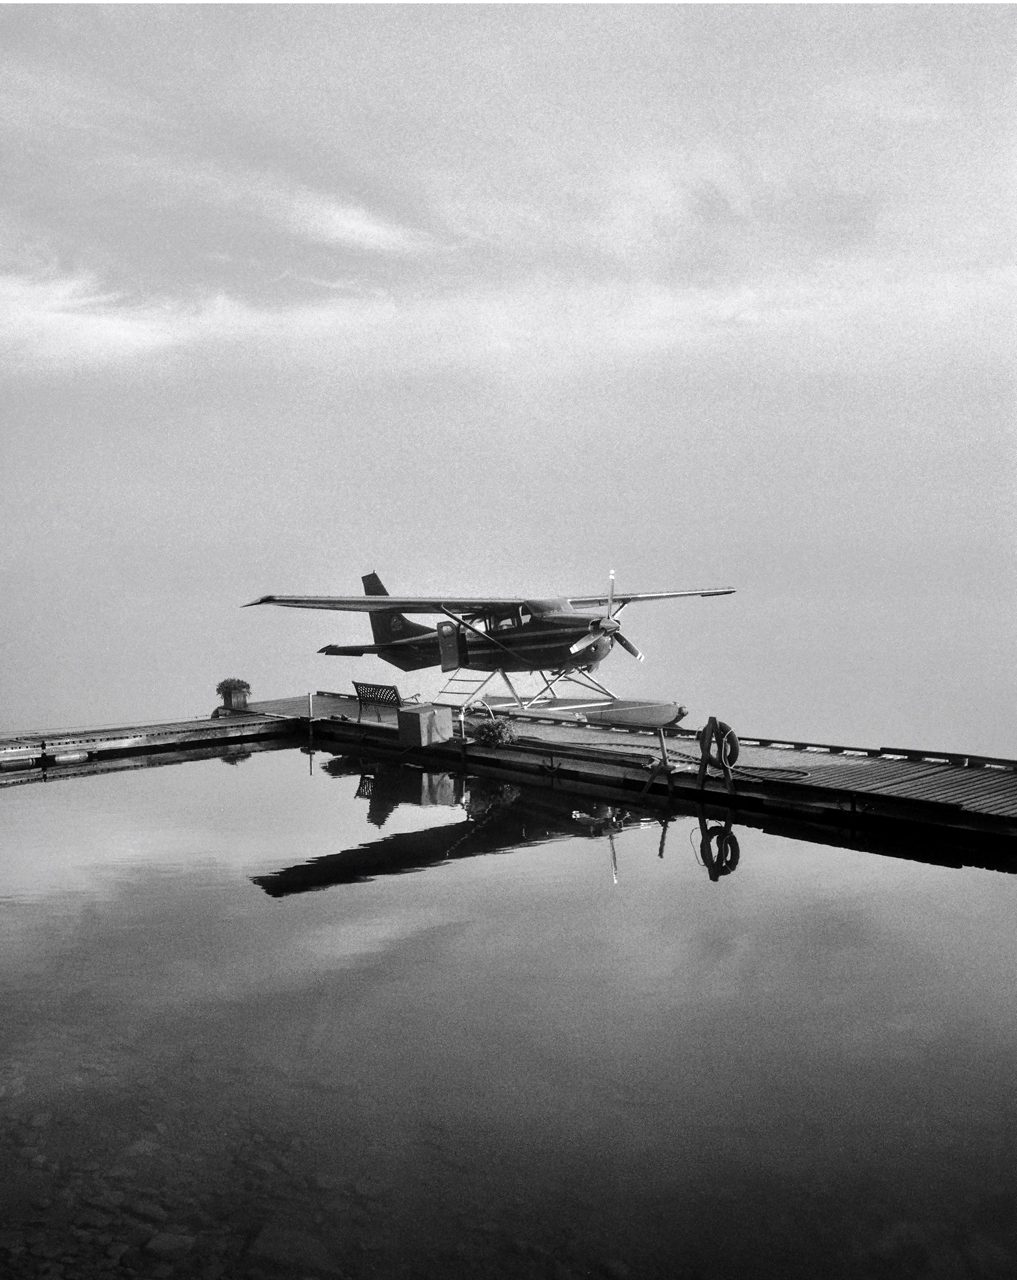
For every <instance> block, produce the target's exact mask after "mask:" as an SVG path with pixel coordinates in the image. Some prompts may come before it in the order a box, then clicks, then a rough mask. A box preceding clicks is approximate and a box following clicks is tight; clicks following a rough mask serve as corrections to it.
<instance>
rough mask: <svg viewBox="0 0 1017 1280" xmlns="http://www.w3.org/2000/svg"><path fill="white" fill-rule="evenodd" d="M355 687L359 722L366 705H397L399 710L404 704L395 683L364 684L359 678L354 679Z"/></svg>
mask: <svg viewBox="0 0 1017 1280" xmlns="http://www.w3.org/2000/svg"><path fill="white" fill-rule="evenodd" d="M353 688H354V689H355V690H356V694H357V702H358V704H359V711H358V713H357V721H358V723H359V721H360V717H361V716H362V715H363V714H364V708H365V707H395V708H396V709H397V710H398V708H399V707H401V706H402V705H403V700H402V698H401V697H400V694H399V690H398V689H397V688H396V687H395V685H394V684H364V683H362V682H361V681H359V680H354V681H353ZM380 718H381V717H380V716H379V719H380Z"/></svg>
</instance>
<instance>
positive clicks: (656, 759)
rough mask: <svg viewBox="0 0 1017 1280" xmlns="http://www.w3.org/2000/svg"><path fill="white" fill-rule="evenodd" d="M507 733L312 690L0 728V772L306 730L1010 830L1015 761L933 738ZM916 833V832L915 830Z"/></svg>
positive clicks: (620, 778) (789, 807)
mask: <svg viewBox="0 0 1017 1280" xmlns="http://www.w3.org/2000/svg"><path fill="white" fill-rule="evenodd" d="M494 710H495V712H496V713H497V715H498V717H499V718H503V717H506V718H510V719H511V720H512V722H513V725H514V728H515V730H516V734H517V740H516V741H515V742H513V743H511V744H500V745H491V746H484V745H481V744H480V743H478V742H476V741H474V740H472V739H471V738H469V737H467V738H465V739H464V738H463V737H462V736H460V735H459V734H457V735H456V736H455V737H454V738H453V739H452V740H450V741H445V742H432V743H431V744H430V745H427V746H419V745H417V746H414V745H412V744H411V745H407V742H406V741H405V740H401V739H400V733H399V726H398V715H399V712H398V708H397V707H396V706H386V705H361V704H360V703H359V702H358V701H357V699H356V698H355V697H353V696H352V695H350V696H347V695H343V694H333V693H318V694H315V695H314V697H313V701H312V702H311V713H312V716H311V722H310V723H309V717H308V698H307V697H306V696H305V697H303V698H288V699H280V700H277V701H273V702H261V703H256V704H253V705H252V706H251V707H250V709H249V710H248V711H247V712H243V713H232V714H225V715H222V716H221V718H218V719H209V720H191V721H183V722H180V723H175V724H169V725H152V726H141V727H135V728H121V729H107V730H89V731H73V732H72V731H69V732H66V733H63V734H56V733H52V734H46V735H41V734H40V735H22V736H21V737H18V738H13V737H11V738H6V739H2V740H0V782H3V781H7V780H10V779H12V778H13V777H15V776H17V775H18V774H20V773H21V772H22V771H24V770H33V769H37V768H39V767H40V765H45V766H46V768H47V769H48V770H52V772H53V773H54V774H55V773H56V772H57V771H58V770H60V769H66V768H70V767H74V766H80V765H82V764H85V763H87V762H91V761H97V760H102V759H112V758H127V757H130V756H140V755H146V754H152V753H159V752H169V751H179V750H190V749H194V748H198V747H205V746H208V747H211V746H220V747H221V746H226V745H229V744H241V743H244V742H257V741H264V740H281V741H289V742H291V743H293V744H294V745H306V744H308V743H309V742H313V745H314V747H316V748H319V749H323V750H327V751H336V752H343V751H366V752H370V753H371V754H372V755H373V756H382V755H384V754H386V753H391V754H392V755H393V756H395V755H398V756H399V757H400V758H401V759H404V760H411V761H412V762H414V763H416V764H418V765H420V766H421V767H426V768H429V769H432V770H434V771H449V772H455V771H463V770H468V771H469V772H470V773H471V774H475V775H483V776H487V777H490V778H493V779H498V780H501V781H506V782H512V783H515V784H526V783H533V782H536V783H541V784H545V783H546V784H547V785H549V786H550V787H552V788H560V789H562V790H564V791H569V792H575V793H579V794H585V795H594V796H599V797H602V798H604V799H605V800H607V801H608V802H610V803H619V804H625V805H630V806H631V805H635V804H638V805H640V806H642V807H647V808H668V807H673V806H676V805H679V804H693V805H720V806H723V808H724V809H725V810H730V811H731V812H733V813H737V814H738V815H739V821H743V820H744V821H750V822H753V821H755V820H757V819H765V820H766V821H767V822H772V823H778V822H780V821H784V820H787V819H790V818H794V819H796V820H803V821H804V820H810V821H813V822H815V823H816V824H818V825H820V826H825V827H830V826H838V827H848V828H852V829H862V828H863V827H864V826H865V825H866V824H867V823H872V822H878V823H880V824H883V825H884V826H885V824H886V823H898V824H901V825H902V827H906V828H907V829H909V830H910V831H912V832H914V831H915V830H916V829H921V830H922V831H923V832H924V833H932V832H941V831H943V830H944V829H949V830H951V831H953V832H965V831H966V832H971V833H973V834H976V835H980V836H984V837H988V838H995V839H999V840H1002V841H1004V842H1007V841H1010V842H1012V841H1014V840H1017V762H1015V761H1012V760H1001V759H995V758H988V757H984V756H961V755H957V754H954V753H947V752H935V751H913V750H910V749H903V748H902V749H891V748H885V747H882V748H863V747H850V746H839V745H835V744H817V743H807V742H799V741H795V740H792V739H775V738H766V739H764V738H753V737H742V738H741V752H740V755H739V757H738V759H737V762H736V764H735V766H734V768H733V770H732V772H731V776H730V778H726V777H725V776H724V774H723V772H722V771H721V770H719V769H716V768H713V767H712V766H711V767H709V768H704V767H703V764H702V756H701V751H700V747H699V743H698V741H697V740H696V737H695V734H694V733H693V732H691V731H685V730H681V729H674V728H671V729H668V730H667V736H666V737H665V736H664V734H663V731H660V730H657V731H653V730H640V729H637V728H631V727H630V728H621V727H608V726H606V725H604V724H591V723H587V722H585V720H584V714H585V713H584V712H583V711H582V710H580V709H578V707H572V706H570V705H569V704H567V703H564V704H558V705H557V706H556V707H555V708H554V709H553V710H549V709H545V710H543V711H538V712H530V713H526V714H523V715H521V714H519V713H518V712H515V711H513V710H512V709H511V708H509V707H507V706H504V705H499V706H496V707H495V708H494ZM923 838H924V837H923Z"/></svg>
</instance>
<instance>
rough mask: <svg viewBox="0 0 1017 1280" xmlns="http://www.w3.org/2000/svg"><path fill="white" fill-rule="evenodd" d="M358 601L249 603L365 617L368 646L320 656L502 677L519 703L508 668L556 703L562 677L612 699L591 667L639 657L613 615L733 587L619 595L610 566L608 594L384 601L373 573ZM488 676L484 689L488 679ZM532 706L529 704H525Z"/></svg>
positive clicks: (330, 648)
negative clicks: (529, 676)
mask: <svg viewBox="0 0 1017 1280" xmlns="http://www.w3.org/2000/svg"><path fill="white" fill-rule="evenodd" d="M362 581H363V585H364V594H363V595H362V596H261V597H260V598H259V599H257V600H251V601H250V602H249V603H248V604H247V605H245V606H244V608H249V607H251V606H253V605H262V604H274V605H281V606H283V607H284V608H287V609H332V610H339V611H344V612H349V613H367V614H369V615H370V619H371V630H372V632H373V635H374V643H373V644H353V645H346V644H327V645H325V646H324V647H323V648H322V649H319V650H318V652H319V653H325V654H330V655H332V656H334V657H344V658H362V657H367V656H369V655H370V656H376V657H378V658H381V659H382V661H383V662H388V663H391V665H392V666H394V667H398V668H399V669H400V670H401V671H418V670H421V669H423V668H425V667H439V666H440V667H441V669H442V671H443V672H458V671H469V672H482V673H485V675H486V679H491V678H492V677H493V676H495V675H500V676H501V677H502V678H503V679H504V681H505V683H506V684H507V685H508V688H509V690H510V691H511V693H512V695H513V699H514V700H515V702H517V703H519V704H520V705H523V699H522V698H521V697H520V696H519V694H518V693H517V691H516V689H515V686H514V685H513V684H512V681H511V680H510V678H509V674H508V673H509V672H512V673H519V672H527V673H533V674H534V675H537V676H539V677H541V678H542V679H543V682H544V685H543V688H542V689H541V690H540V693H539V694H538V695H537V697H538V698H545V697H548V696H550V697H552V698H553V697H556V696H557V695H556V694H554V692H553V690H554V689H555V687H556V686H557V685H558V684H559V682H560V681H563V680H565V681H568V682H570V683H573V684H579V685H582V686H583V687H585V688H587V689H590V690H593V691H595V692H597V693H600V694H602V695H604V696H606V697H607V698H609V699H614V697H615V695H614V694H613V693H611V691H610V690H609V689H607V688H606V687H605V686H604V685H603V684H601V683H600V681H599V680H597V679H596V678H595V676H594V674H593V673H594V671H595V670H596V668H597V667H598V666H599V665H600V663H601V662H603V660H604V659H605V658H606V657H607V656H608V655H609V654H610V653H611V651H612V649H613V648H614V646H615V645H618V647H619V648H621V649H624V650H625V652H626V653H628V654H630V655H631V656H632V657H633V658H636V659H638V660H639V661H640V662H642V661H643V654H642V653H641V652H640V651H639V649H637V648H636V646H635V645H634V644H633V643H632V641H631V640H629V639H628V637H627V636H626V635H624V633H623V632H622V629H621V625H622V624H621V622H620V621H619V615H620V614H621V612H622V610H623V609H625V608H626V607H627V606H628V605H630V604H634V603H636V602H639V601H644V600H677V599H684V598H687V597H690V596H726V595H732V594H733V591H734V588H732V587H710V588H699V589H695V590H688V591H649V592H618V591H616V590H615V576H614V570H612V571H611V574H610V579H609V585H608V590H607V593H606V594H605V595H583V596H554V597H545V598H539V599H520V598H505V597H488V596H482V597H478V596H391V595H389V594H388V592H387V590H386V589H385V587H384V586H383V585H382V581H381V579H380V578H379V577H378V575H377V574H376V573H369V574H366V575H365V576H364V577H363V579H362ZM407 614H444V615H445V616H444V618H443V619H442V621H441V622H438V623H437V625H436V626H434V627H428V626H422V625H421V624H420V623H417V622H412V621H411V620H410V618H408V617H407V616H406V615H407ZM486 679H485V681H484V682H483V683H486ZM532 701H536V699H531V702H532Z"/></svg>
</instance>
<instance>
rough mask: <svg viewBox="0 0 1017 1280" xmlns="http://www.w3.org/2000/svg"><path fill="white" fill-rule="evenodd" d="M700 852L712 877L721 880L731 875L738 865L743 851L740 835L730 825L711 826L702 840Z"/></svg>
mask: <svg viewBox="0 0 1017 1280" xmlns="http://www.w3.org/2000/svg"><path fill="white" fill-rule="evenodd" d="M714 845H716V853H715V852H714ZM700 852H701V854H702V858H703V865H704V866H705V867H706V870H707V872H708V873H709V876H710V879H711V880H719V879H720V877H721V876H729V875H730V874H731V872H732V871H734V869H735V867H737V866H738V860H739V858H740V857H741V852H742V851H741V848H740V847H739V845H738V837H737V836H736V835H735V833H734V832H733V831H732V830H731V829H730V828H729V827H711V828H710V829H709V830H708V831H707V832H706V835H705V836H704V838H703V840H702V847H701V849H700Z"/></svg>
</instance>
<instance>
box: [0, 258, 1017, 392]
mask: <svg viewBox="0 0 1017 1280" xmlns="http://www.w3.org/2000/svg"><path fill="white" fill-rule="evenodd" d="M1013 287H1014V273H1013V272H1012V271H1007V270H991V271H990V270H986V271H967V272H951V271H941V272H925V273H922V272H912V273H908V272H900V273H898V274H897V275H895V276H891V275H889V274H888V273H886V272H885V271H882V270H877V269H875V268H872V267H867V266H864V265H858V266H852V267H845V266H840V267H830V268H826V269H824V270H821V271H816V272H813V273H811V274H809V275H805V276H800V277H797V278H792V279H788V280H782V281H779V282H768V283H759V284H753V285H748V284H742V285H736V286H724V287H686V286H677V285H667V284H664V283H660V282H650V281H647V282H638V281H637V282H618V281H613V282H608V283H601V284H596V283H589V282H587V283H583V284H577V283H575V282H574V281H572V280H569V279H562V278H561V277H550V276H538V275H533V276H531V277H529V278H527V279H526V280H522V281H519V282H517V283H516V284H515V285H513V286H512V287H509V288H500V289H496V288H493V287H490V288H462V289H460V290H458V291H449V292H441V291H433V292H431V293H430V294H426V295H421V294H419V293H413V294H409V293H406V294H405V295H402V296H400V295H398V294H394V293H390V294H387V295H386V294H370V295H348V296H338V297H335V296H333V297H329V298H326V299H322V300H319V301H316V302H313V303H304V304H298V305H286V306H266V305H254V304H252V303H249V302H245V301H242V300H240V299H238V298H236V297H231V296H229V295H226V294H217V295H215V296H209V297H206V298H205V299H203V300H201V301H200V302H197V303H190V302H186V301H183V300H179V299H177V300H170V299H167V300H148V301H136V300H133V299H131V298H129V297H127V296H125V295H121V294H117V293H115V292H112V291H110V290H104V289H102V288H101V287H100V286H99V285H98V283H97V282H96V280H95V279H94V278H93V277H90V276H86V275H71V276H67V277H58V276H55V275H52V274H51V275H49V276H48V277H39V276H36V277H24V276H18V275H7V276H0V357H2V358H3V362H4V364H5V366H6V367H7V368H8V369H11V368H14V369H18V368H20V369H22V370H24V369H26V368H31V367H42V368H49V369H55V370H58V369H60V368H80V367H84V366H103V365H110V364H116V363H120V364H123V363H128V362H132V361H134V362H138V361H144V360H145V359H146V358H150V357H152V356H154V355H159V356H165V355H166V354H167V353H168V354H169V355H170V356H172V355H174V354H180V355H181V356H186V357H187V358H188V359H192V358H194V357H195V356H200V357H201V358H202V359H204V360H213V361H214V360H256V361H258V362H259V363H262V364H266V363H271V364H276V365H278V366H279V367H281V368H286V369H293V368H301V369H314V368H320V369H323V370H329V371H334V370H335V369H336V368H341V367H344V366H345V367H347V368H356V369H357V370H365V369H368V368H389V369H391V368H400V369H412V368H422V367H434V366H438V367H440V366H446V367H452V366H460V367H461V366H474V365H491V364H503V365H507V366H510V367H519V366H521V365H526V364H532V363H534V362H537V363H540V364H542V365H544V366H546V367H554V366H556V365H575V364H583V363H589V362H595V363H600V362H603V361H605V360H612V359H622V360H631V359H639V358H642V357H647V356H651V357H652V356H653V355H655V354H657V353H660V352H665V351H669V350H681V349H687V350H690V351H703V350H704V349H711V350H717V351H724V350H741V349H743V348H744V346H745V343H746V342H748V343H750V344H752V343H755V342H758V341H760V340H762V341H764V342H765V343H767V344H769V346H770V347H771V348H772V346H773V344H774V343H776V344H778V347H777V349H778V350H779V349H780V346H781V344H782V345H783V348H784V349H785V350H786V351H787V352H791V351H793V350H799V349H800V350H806V349H807V350H808V351H810V352H812V353H819V354H822V355H824V357H825V358H829V359H845V358H847V359H851V358H858V357H865V358H871V359H886V358H893V355H892V353H893V351H894V350H899V349H900V347H901V346H902V345H903V346H904V347H905V348H906V346H907V345H908V344H909V343H910V344H913V343H916V342H935V343H939V344H942V343H949V342H952V343H964V342H967V343H969V344H970V345H971V346H972V347H975V346H980V347H984V348H985V349H986V350H987V351H990V353H991V348H992V346H993V343H994V342H995V343H999V342H1000V339H1001V338H1002V340H1003V341H1006V338H1005V336H1004V335H1005V334H1006V333H1007V316H1008V314H1010V311H1011V307H1010V304H1009V301H1008V300H1009V299H1010V297H1011V296H1012V291H1013Z"/></svg>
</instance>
